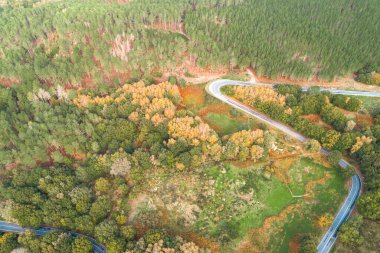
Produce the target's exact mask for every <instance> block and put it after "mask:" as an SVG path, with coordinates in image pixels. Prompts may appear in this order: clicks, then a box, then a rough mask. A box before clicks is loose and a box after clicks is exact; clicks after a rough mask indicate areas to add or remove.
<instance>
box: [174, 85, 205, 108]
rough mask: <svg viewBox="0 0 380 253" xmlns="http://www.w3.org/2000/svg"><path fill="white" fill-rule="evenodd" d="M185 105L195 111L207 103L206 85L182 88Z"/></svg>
mask: <svg viewBox="0 0 380 253" xmlns="http://www.w3.org/2000/svg"><path fill="white" fill-rule="evenodd" d="M180 93H181V96H182V99H183V100H182V101H183V104H184V105H185V106H186V107H187V108H189V109H193V110H198V109H200V108H201V107H202V106H204V103H205V95H206V94H205V93H206V92H205V88H204V85H191V86H186V87H185V88H180Z"/></svg>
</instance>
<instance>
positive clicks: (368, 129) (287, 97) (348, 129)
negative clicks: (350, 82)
mask: <svg viewBox="0 0 380 253" xmlns="http://www.w3.org/2000/svg"><path fill="white" fill-rule="evenodd" d="M223 89H224V92H225V94H227V95H229V96H232V97H235V98H236V99H239V100H240V101H242V102H244V103H246V104H248V105H250V106H252V107H253V108H255V109H256V110H258V111H261V112H263V113H265V114H268V115H269V116H270V117H271V118H273V119H275V120H278V121H282V122H284V123H286V124H288V125H290V126H292V127H293V128H294V129H296V130H297V131H299V132H301V133H303V134H305V135H306V136H308V137H310V138H312V140H311V141H310V142H309V144H308V146H309V148H313V147H316V150H318V149H319V148H320V147H321V146H322V147H324V148H326V149H328V150H330V151H331V155H330V156H329V157H328V161H329V162H330V164H332V165H335V166H336V165H337V163H338V161H339V160H340V159H341V158H342V156H343V155H346V156H351V158H352V159H353V160H355V161H356V162H357V164H358V168H360V171H361V173H362V174H363V176H364V189H365V192H364V194H363V195H362V196H361V197H360V199H359V201H358V210H359V213H360V215H361V216H363V217H364V218H365V219H367V223H368V222H371V221H377V220H378V219H379V213H378V212H377V211H376V210H378V209H379V204H378V203H379V202H378V200H379V199H378V196H379V194H378V193H379V183H378V180H379V174H378V171H379V163H378V159H379V157H380V153H379V147H380V146H379V138H380V136H379V127H380V121H379V116H378V115H377V114H376V113H374V112H373V111H372V114H368V112H365V108H364V109H363V102H362V101H361V100H360V98H358V97H348V96H343V95H333V94H330V93H329V92H320V91H319V88H318V87H312V88H310V89H309V91H308V92H302V90H301V87H298V86H294V85H276V86H274V87H273V88H272V87H262V86H253V87H243V86H239V87H236V86H234V87H231V86H226V87H224V88H223ZM366 100H367V101H366V103H368V102H369V101H371V98H367V99H366ZM375 101H376V100H375ZM372 103H373V102H372ZM374 106H375V107H376V108H377V107H378V105H377V104H376V105H374ZM359 110H360V111H361V112H359ZM348 111H350V113H348ZM365 113H366V116H367V117H369V120H365V121H363V120H360V119H363V117H362V116H363V115H362V114H365ZM307 115H317V116H318V119H320V120H322V121H323V123H324V124H321V123H320V122H316V121H315V120H310V119H311V118H310V117H305V116H307ZM313 118H315V117H313ZM326 125H327V126H328V127H326ZM318 142H320V143H318ZM353 172H354V171H353V168H348V169H347V170H346V171H344V173H345V174H346V175H349V174H352V173H353ZM295 190H296V189H295ZM301 192H302V191H301ZM356 220H357V221H356ZM363 224H364V223H363V221H362V218H361V217H360V216H359V217H358V218H355V221H349V222H347V223H346V224H345V225H344V226H343V227H342V233H341V234H342V235H341V236H340V237H339V238H341V239H339V241H340V242H341V243H342V244H343V245H345V247H353V248H354V249H357V250H358V249H359V248H361V246H363V245H364V237H363V236H362V235H361V234H360V233H363V231H364V230H365V229H364V227H362V226H363ZM310 240H311V241H312V240H313V239H310V238H309V239H308V240H306V241H304V243H305V244H309V243H310ZM310 244H312V243H310ZM365 245H366V246H367V247H370V248H365V249H366V250H371V249H373V248H372V247H373V244H371V243H366V244H365ZM340 247H343V246H340Z"/></svg>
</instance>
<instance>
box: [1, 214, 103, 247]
mask: <svg viewBox="0 0 380 253" xmlns="http://www.w3.org/2000/svg"><path fill="white" fill-rule="evenodd" d="M26 230H31V231H33V232H34V233H36V235H37V236H42V235H46V234H47V233H49V232H51V231H62V230H60V229H56V228H50V227H42V228H37V229H34V228H22V227H20V226H19V225H17V224H14V223H10V222H5V221H0V231H1V232H12V233H24V232H25V231H26ZM63 232H65V233H69V234H70V235H71V236H73V237H78V236H83V237H86V238H87V239H88V240H89V241H90V242H91V243H92V247H93V249H94V252H96V253H106V248H105V247H104V246H103V245H101V244H99V243H97V242H96V241H95V239H93V238H91V237H88V236H85V235H82V234H78V233H75V232H68V231H63Z"/></svg>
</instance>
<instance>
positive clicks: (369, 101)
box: [354, 96, 380, 115]
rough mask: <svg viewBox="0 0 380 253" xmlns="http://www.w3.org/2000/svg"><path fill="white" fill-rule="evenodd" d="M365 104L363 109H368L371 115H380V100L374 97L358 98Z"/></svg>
mask: <svg viewBox="0 0 380 253" xmlns="http://www.w3.org/2000/svg"><path fill="white" fill-rule="evenodd" d="M354 97H356V98H359V99H360V100H361V101H362V102H363V108H364V109H366V110H367V111H368V112H369V113H370V114H371V115H376V114H378V113H380V98H374V97H358V96H354Z"/></svg>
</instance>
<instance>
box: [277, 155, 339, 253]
mask: <svg viewBox="0 0 380 253" xmlns="http://www.w3.org/2000/svg"><path fill="white" fill-rule="evenodd" d="M303 166H310V167H312V168H313V169H314V170H313V171H311V172H310V173H305V175H302V179H303V182H306V181H308V180H317V179H319V178H321V177H322V175H323V172H324V171H329V173H330V178H329V179H327V180H326V182H325V183H324V184H321V185H318V186H317V187H316V188H315V190H314V193H315V198H314V199H313V200H314V203H312V204H311V203H308V202H305V201H304V200H303V199H300V201H301V202H300V203H301V204H302V206H301V209H300V213H296V214H295V216H294V217H293V218H291V219H290V218H289V219H288V220H287V221H286V222H285V223H284V224H280V225H279V227H281V228H282V229H283V231H286V233H280V234H277V233H276V234H273V235H272V236H271V243H270V245H272V246H271V247H270V249H271V250H270V251H271V252H289V243H290V241H291V240H292V239H293V238H294V237H295V236H297V235H299V234H306V233H312V234H316V235H320V234H321V230H319V229H318V228H316V227H314V226H313V222H315V221H316V220H317V219H318V217H319V216H321V215H323V214H324V213H326V212H329V213H331V214H333V215H334V214H335V212H336V211H337V210H338V209H339V206H340V203H341V202H342V201H343V199H344V198H345V196H346V194H347V190H346V189H345V187H344V178H343V176H342V174H341V173H340V172H339V170H338V169H331V168H327V167H324V166H322V165H320V164H316V163H314V162H313V161H312V160H311V159H307V158H302V159H301V160H300V161H299V163H298V164H295V165H293V166H292V167H291V169H290V170H289V174H290V175H292V176H294V175H295V172H296V171H298V172H297V173H299V170H300V169H301V168H302V167H303Z"/></svg>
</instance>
